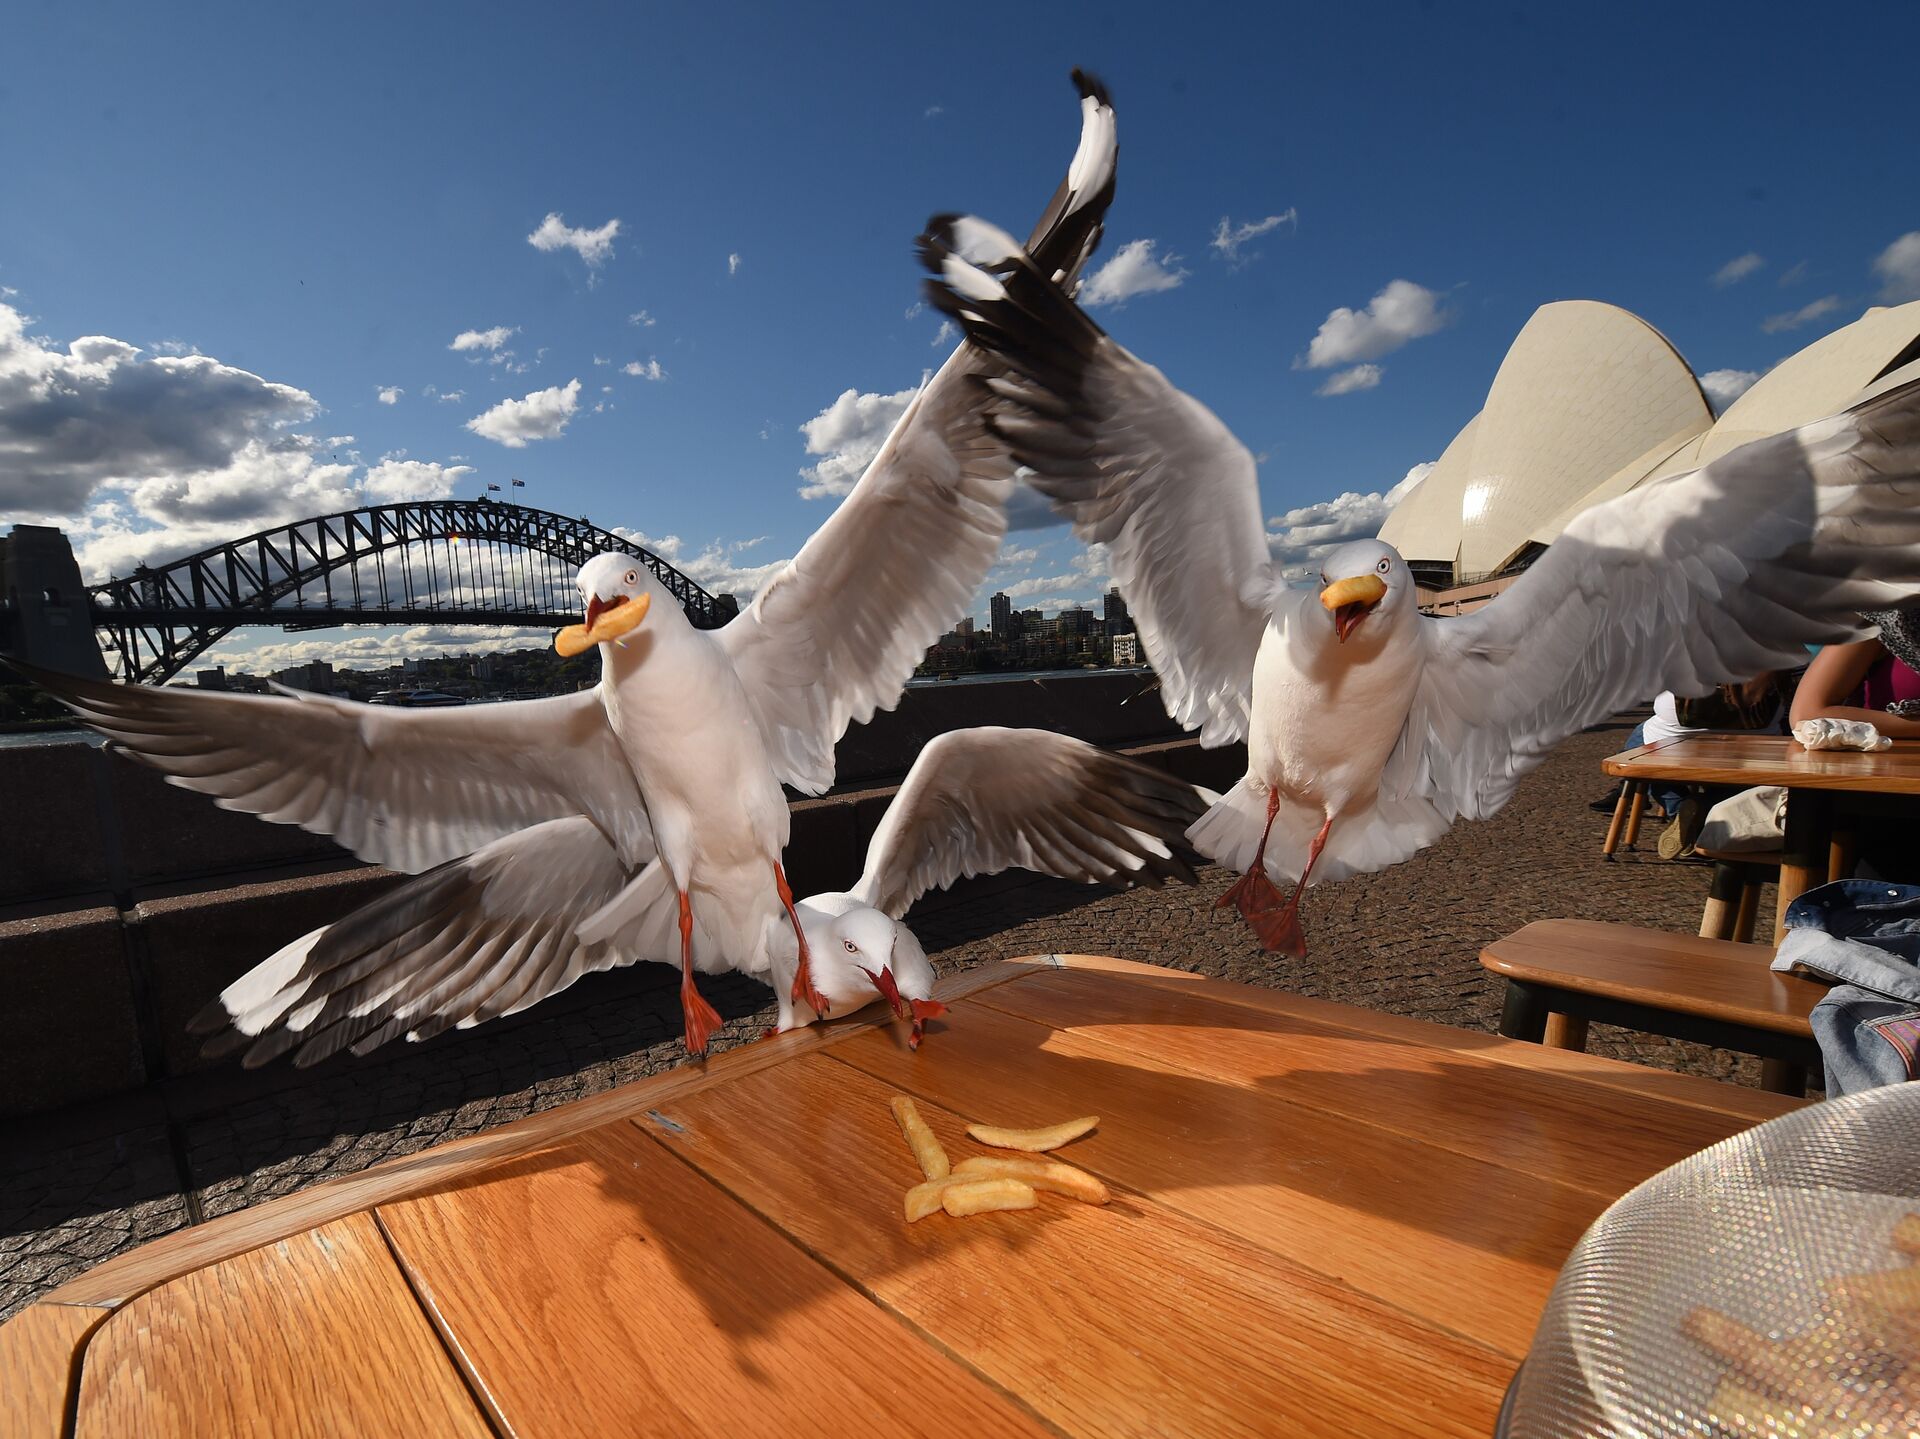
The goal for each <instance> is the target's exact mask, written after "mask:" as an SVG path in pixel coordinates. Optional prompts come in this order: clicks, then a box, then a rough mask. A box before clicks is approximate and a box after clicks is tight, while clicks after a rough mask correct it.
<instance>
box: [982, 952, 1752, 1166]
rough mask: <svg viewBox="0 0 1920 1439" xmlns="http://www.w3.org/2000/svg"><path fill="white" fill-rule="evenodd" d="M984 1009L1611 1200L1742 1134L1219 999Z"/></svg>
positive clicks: (1166, 989) (1108, 995)
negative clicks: (1696, 1154)
mask: <svg viewBox="0 0 1920 1439" xmlns="http://www.w3.org/2000/svg"><path fill="white" fill-rule="evenodd" d="M977 1002H978V1003H980V1004H983V1005H986V1006H988V1007H990V1008H994V1009H1000V1010H1004V1011H1006V1012H1007V1013H1010V1014H1015V1015H1018V1016H1020V1017H1021V1018H1023V1019H1031V1020H1036V1021H1038V1022H1039V1023H1041V1024H1045V1025H1048V1026H1050V1027H1052V1028H1055V1029H1061V1030H1070V1031H1072V1032H1073V1033H1075V1034H1079V1035H1083V1036H1085V1037H1086V1038H1088V1039H1093V1040H1098V1041H1099V1042H1101V1043H1103V1044H1106V1045H1109V1046H1111V1047H1114V1048H1117V1049H1121V1050H1126V1051H1139V1052H1142V1053H1146V1054H1150V1055H1152V1056H1153V1057H1155V1058H1157V1059H1160V1060H1163V1061H1165V1062H1167V1063H1170V1064H1174V1065H1177V1066H1179V1067H1180V1068H1182V1069H1185V1070H1187V1071H1189V1072H1190V1073H1197V1074H1202V1075H1208V1076H1211V1077H1213V1078H1216V1079H1219V1080H1222V1081H1225V1082H1230V1083H1236V1084H1240V1085H1243V1086H1247V1087H1250V1088H1256V1089H1260V1090H1263V1091H1265V1092H1267V1093H1270V1094H1273V1095H1276V1096H1278V1097H1281V1098H1284V1099H1286V1100H1288V1101H1289V1102H1292V1103H1296V1104H1302V1105H1307V1106H1309V1107H1311V1108H1314V1109H1319V1110H1324V1111H1325V1112H1327V1113H1330V1114H1339V1115H1344V1116H1346V1117H1347V1118H1348V1119H1350V1120H1355V1121H1358V1122H1360V1123H1363V1124H1372V1125H1376V1126H1378V1127H1380V1128H1383V1129H1390V1130H1392V1131H1393V1132H1395V1133H1397V1134H1404V1135H1408V1136H1410V1137H1412V1138H1415V1139H1422V1140H1425V1141H1426V1142H1427V1143H1429V1144H1432V1145H1435V1146H1436V1147H1439V1148H1443V1149H1450V1150H1452V1151H1454V1152H1455V1153H1456V1154H1464V1155H1467V1156H1468V1157H1470V1158H1474V1159H1482V1160H1486V1161H1488V1162H1489V1163H1492V1164H1497V1165H1500V1166H1501V1167H1503V1168H1508V1169H1515V1170H1519V1171H1521V1172H1522V1173H1527V1174H1534V1175H1537V1176H1539V1177H1540V1178H1542V1179H1547V1180H1552V1181H1553V1182H1555V1183H1558V1184H1566V1185H1570V1186H1572V1187H1574V1188H1577V1189H1585V1190H1587V1191H1588V1192H1589V1193H1592V1194H1597V1195H1599V1196H1601V1197H1602V1198H1608V1199H1610V1198H1613V1197H1615V1196H1617V1195H1618V1194H1620V1193H1621V1192H1622V1191H1623V1190H1625V1189H1627V1188H1629V1187H1631V1186H1632V1185H1634V1184H1636V1183H1638V1182H1639V1181H1640V1180H1642V1179H1645V1178H1647V1177H1648V1176H1650V1175H1652V1174H1655V1173H1657V1172H1659V1171H1660V1170H1662V1169H1664V1168H1666V1167H1667V1166H1668V1165H1669V1164H1672V1163H1674V1162H1675V1161H1676V1160H1679V1159H1682V1158H1684V1157H1686V1156H1687V1155H1689V1154H1692V1153H1694V1152H1695V1151H1696V1150H1699V1149H1703V1148H1705V1147H1706V1146H1707V1145H1709V1144H1714V1143H1717V1142H1719V1141H1720V1140H1722V1139H1725V1138H1726V1137H1727V1136H1728V1135H1729V1134H1733V1133H1737V1132H1739V1131H1740V1130H1742V1129H1745V1128H1747V1127H1748V1126H1747V1124H1746V1123H1744V1122H1743V1121H1740V1120H1738V1119H1734V1118H1731V1117H1729V1116H1726V1115H1721V1114H1716V1113H1714V1112H1712V1111H1710V1110H1704V1109H1689V1108H1685V1107H1683V1106H1680V1105H1672V1104H1662V1103H1659V1102H1657V1101H1650V1100H1647V1099H1642V1098H1638V1097H1635V1096H1633V1095H1629V1094H1626V1093H1623V1092H1621V1091H1618V1090H1613V1089H1601V1088H1596V1087H1595V1086H1593V1085H1590V1084H1586V1083H1583V1082H1581V1081H1579V1080H1577V1079H1569V1078H1567V1077H1565V1076H1562V1075H1558V1074H1552V1073H1545V1072H1541V1071H1538V1070H1530V1069H1523V1068H1521V1067H1519V1066H1515V1065H1496V1064H1491V1063H1486V1062H1483V1061H1479V1060H1476V1059H1473V1058H1471V1057H1470V1056H1465V1055H1459V1054H1448V1053H1444V1052H1437V1051H1435V1050H1433V1049H1430V1048H1428V1047H1426V1046H1424V1045H1419V1044H1410V1043H1407V1042H1405V1041H1401V1040H1397V1039H1388V1038H1383V1037H1380V1036H1377V1035H1368V1034H1364V1033H1360V1032H1358V1031H1355V1030H1346V1029H1337V1028H1333V1027H1330V1026H1326V1025H1319V1024H1314V1023H1311V1022H1309V1021H1306V1020H1301V1019H1296V1018H1293V1017H1290V1016H1283V1015H1278V1014H1265V1013H1260V1012H1257V1011H1255V1010H1252V1009H1250V1008H1247V1007H1243V1006H1238V1005H1232V1004H1228V1003H1224V1002H1223V1001H1221V1000H1220V999H1218V998H1216V997H1215V996H1214V994H1213V992H1212V989H1211V987H1209V988H1208V989H1207V990H1204V991H1201V990H1195V989H1193V988H1190V987H1187V986H1171V985H1164V984H1160V985H1144V984H1141V983H1140V982H1138V981H1134V980H1127V979H1122V978H1121V977H1120V976H1118V975H1098V974H1081V973H1076V972H1074V971H1072V970H1055V971H1052V972H1041V973H1036V974H1032V975H1029V976H1027V977H1026V978H1024V979H1021V980H1018V981H1015V982H1014V983H1011V984H1007V985H1001V986H997V987H996V988H995V989H993V990H991V991H989V992H987V993H984V994H982V995H980V996H978V1001H977ZM1537 1047H1538V1046H1536V1048H1537ZM1542 1052H1543V1053H1544V1052H1545V1051H1544V1050H1543V1051H1542ZM1561 1052H1563V1053H1564V1052H1566V1051H1561Z"/></svg>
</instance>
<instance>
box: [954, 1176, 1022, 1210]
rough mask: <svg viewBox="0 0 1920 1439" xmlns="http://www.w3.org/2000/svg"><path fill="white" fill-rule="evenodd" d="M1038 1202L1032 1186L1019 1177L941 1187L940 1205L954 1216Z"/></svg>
mask: <svg viewBox="0 0 1920 1439" xmlns="http://www.w3.org/2000/svg"><path fill="white" fill-rule="evenodd" d="M1039 1202H1040V1201H1039V1200H1038V1199H1037V1198H1036V1197H1035V1196H1034V1193H1033V1186H1032V1185H1031V1184H1022V1183H1021V1182H1020V1181H1019V1180H1017V1179H968V1180H963V1181H962V1182H960V1183H959V1184H948V1185H945V1186H943V1187H942V1189H941V1190H940V1207H941V1208H942V1209H944V1210H946V1211H947V1213H949V1214H951V1215H952V1216H953V1217H954V1218H955V1219H965V1218H966V1217H967V1216H968V1215H969V1214H990V1213H992V1212H994V1211H995V1210H1000V1209H1031V1208H1033V1207H1034V1205H1036V1204H1038V1203H1039Z"/></svg>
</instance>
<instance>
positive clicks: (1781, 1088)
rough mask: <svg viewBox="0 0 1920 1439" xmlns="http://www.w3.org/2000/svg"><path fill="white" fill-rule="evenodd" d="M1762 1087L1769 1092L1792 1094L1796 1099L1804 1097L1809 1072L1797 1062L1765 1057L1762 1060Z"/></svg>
mask: <svg viewBox="0 0 1920 1439" xmlns="http://www.w3.org/2000/svg"><path fill="white" fill-rule="evenodd" d="M1760 1087H1761V1088H1762V1089H1764V1090H1766V1091H1767V1093H1769V1094H1791V1095H1792V1096H1793V1097H1794V1098H1795V1099H1804V1098H1805V1097H1806V1093H1807V1072H1806V1070H1804V1069H1802V1068H1801V1067H1800V1066H1799V1065H1797V1064H1788V1063H1787V1062H1786V1060H1784V1059H1763V1060H1761V1061H1760Z"/></svg>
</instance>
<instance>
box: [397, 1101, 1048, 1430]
mask: <svg viewBox="0 0 1920 1439" xmlns="http://www.w3.org/2000/svg"><path fill="white" fill-rule="evenodd" d="M379 1219H380V1222H381V1224H382V1226H383V1227H384V1228H385V1229H386V1231H387V1234H388V1236H389V1238H390V1239H391V1240H392V1242H393V1246H394V1251H395V1253H396V1254H398V1255H399V1257H400V1260H401V1262H402V1264H404V1265H405V1266H406V1269H407V1272H408V1274H409V1275H410V1276H411V1277H412V1278H413V1281H414V1285H415V1287H416V1288H417V1289H418V1291H419V1292H420V1293H421V1294H422V1295H423V1296H425V1297H426V1301H427V1303H428V1305H429V1307H430V1309H431V1311H432V1313H433V1315H434V1317H435V1321H436V1323H437V1324H438V1325H439V1326H440V1329H441V1332H442V1333H443V1334H444V1335H445V1336H446V1338H447V1340H448V1343H449V1347H450V1348H451V1349H452V1350H453V1352H454V1353H456V1354H457V1355H458V1356H459V1357H460V1362H461V1364H462V1365H463V1366H464V1367H465V1368H466V1369H467V1371H468V1374H469V1376H470V1378H471V1380H472V1382H473V1387H474V1389H475V1390H476V1392H479V1393H481V1394H484V1395H485V1396H486V1400H487V1403H488V1405H489V1406H490V1408H491V1410H492V1412H493V1415H494V1419H495V1422H496V1424H497V1425H498V1427H499V1428H500V1430H501V1431H502V1432H503V1433H509V1434H513V1435H515V1436H518V1439H531V1436H537V1435H555V1436H568V1439H570V1436H575V1435H586V1434H606V1435H619V1436H623V1439H624V1436H629V1435H679V1434H728V1433H740V1432H745V1431H749V1430H751V1431H757V1432H765V1433H780V1434H795V1435H797V1434H822V1435H825V1434H832V1435H845V1436H855V1435H868V1434H871V1435H875V1436H889V1439H895V1436H898V1439H905V1436H911V1435H945V1434H951V1433H953V1432H955V1429H956V1424H955V1416H956V1415H965V1416H966V1422H965V1426H964V1427H965V1430H966V1432H967V1433H969V1434H979V1435H1019V1436H1038V1435H1043V1434H1045V1433H1046V1432H1047V1431H1046V1429H1045V1428H1044V1427H1043V1426H1041V1425H1040V1424H1038V1423H1037V1422H1036V1421H1035V1420H1034V1419H1033V1418H1032V1417H1031V1416H1030V1415H1028V1414H1027V1413H1026V1412H1025V1411H1024V1410H1022V1409H1020V1408H1019V1407H1017V1406H1016V1405H1015V1404H1013V1403H1011V1402H1010V1401H1008V1400H1007V1399H1005V1398H1004V1397H1002V1396H1001V1395H999V1394H997V1393H996V1392H995V1391H994V1390H993V1389H991V1388H990V1387H988V1386H987V1385H985V1384H983V1383H982V1382H981V1381H980V1380H979V1378H977V1377H976V1376H975V1375H974V1374H972V1373H971V1372H969V1371H968V1370H967V1369H965V1368H963V1367H962V1366H961V1365H959V1364H957V1363H955V1362H954V1361H953V1360H952V1359H951V1358H949V1357H948V1356H946V1355H944V1354H942V1353H940V1352H939V1351H938V1350H936V1349H934V1348H933V1347H932V1346H931V1345H929V1344H927V1343H926V1341H925V1340H923V1339H921V1338H919V1337H918V1336H916V1335H915V1334H913V1333H912V1332H911V1331H910V1330H908V1329H907V1328H906V1327H905V1326H903V1325H902V1324H901V1323H900V1322H899V1321H898V1320H897V1319H895V1318H893V1317H892V1316H890V1315H888V1314H886V1313H884V1312H882V1311H881V1310H880V1309H878V1308H876V1307H875V1306H874V1305H873V1303H872V1302H871V1301H869V1300H868V1299H867V1298H866V1297H865V1296H864V1295H862V1294H861V1293H860V1292H859V1291H858V1290H856V1289H854V1288H852V1287H850V1286H849V1285H848V1284H847V1283H846V1282H845V1281H844V1280H842V1279H840V1278H838V1277H837V1276H836V1275H834V1274H833V1273H832V1272H831V1271H829V1270H828V1269H826V1268H825V1267H823V1266H822V1265H820V1264H819V1263H817V1262H816V1261H814V1260H812V1259H810V1258H808V1257H807V1256H806V1255H805V1254H803V1253H802V1252H801V1251H800V1250H799V1249H797V1248H795V1247H794V1246H793V1245H792V1244H791V1243H789V1242H788V1241H787V1240H786V1239H784V1238H782V1237H781V1236H780V1235H779V1234H778V1233H777V1232H776V1231H775V1230H773V1229H771V1228H769V1227H768V1225H767V1224H766V1223H765V1222H764V1221H763V1220H762V1219H760V1217H759V1216H758V1215H755V1214H753V1213H752V1212H750V1211H749V1210H747V1209H746V1208H744V1207H743V1206H742V1205H741V1204H740V1203H739V1202H738V1201H737V1200H734V1199H732V1198H729V1197H728V1196H727V1195H726V1194H725V1193H723V1192H722V1191H720V1190H719V1189H717V1188H715V1187H714V1185H713V1184H712V1183H711V1182H709V1181H708V1180H707V1179H706V1178H704V1177H703V1176H701V1175H700V1174H698V1173H696V1172H695V1171H694V1170H693V1169H691V1168H689V1167H688V1166H687V1165H685V1164H683V1163H682V1162H681V1161H680V1160H679V1159H677V1158H675V1157H674V1156H673V1155H672V1154H670V1153H668V1152H667V1151H666V1150H665V1149H663V1148H662V1147H661V1146H660V1145H658V1144H656V1143H655V1142H654V1141H653V1140H651V1139H649V1138H648V1137H647V1136H646V1135H644V1134H642V1133H640V1132H639V1131H638V1130H636V1129H635V1128H634V1127H633V1126H632V1125H630V1124H624V1123H621V1124H614V1125H610V1126H607V1127H604V1128H601V1129H597V1130H593V1131H590V1132H588V1133H586V1134H581V1135H577V1136H575V1137H574V1138H573V1139H571V1140H569V1141H568V1142H567V1143H565V1144H563V1145H561V1146H559V1147H558V1148H555V1149H549V1150H545V1151H542V1152H541V1153H538V1154H532V1155H527V1156H525V1157H523V1158H522V1159H520V1160H518V1161H516V1162H514V1163H511V1164H506V1165H501V1166H499V1167H497V1168H495V1169H493V1170H491V1171H489V1172H487V1173H486V1174H484V1175H481V1176H478V1177H477V1178H474V1179H471V1180H468V1181H466V1182H464V1183H461V1184H459V1185H455V1186H450V1187H448V1188H444V1189H436V1190H433V1191H431V1192H429V1193H426V1194H421V1195H415V1196H413V1197H412V1198H409V1199H404V1200H397V1201H395V1202H393V1203H390V1204H386V1205H383V1206H382V1207H381V1208H380V1210H379Z"/></svg>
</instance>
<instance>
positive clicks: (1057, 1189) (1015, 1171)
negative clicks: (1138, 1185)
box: [953, 1154, 1113, 1204]
mask: <svg viewBox="0 0 1920 1439" xmlns="http://www.w3.org/2000/svg"><path fill="white" fill-rule="evenodd" d="M953 1172H954V1175H955V1176H956V1177H958V1176H961V1175H971V1176H972V1177H974V1178H976V1179H1018V1180H1020V1181H1022V1182H1023V1183H1026V1184H1031V1185H1032V1186H1033V1187H1034V1188H1035V1189H1045V1190H1049V1191H1051V1192H1052V1193H1054V1194H1064V1195H1067V1196H1068V1197H1069V1198H1072V1199H1078V1200H1081V1201H1083V1202H1084V1203H1087V1204H1105V1203H1106V1202H1107V1201H1108V1200H1110V1199H1112V1198H1113V1196H1112V1195H1111V1194H1110V1193H1108V1192H1107V1186H1106V1185H1104V1184H1102V1183H1101V1182H1100V1181H1099V1179H1097V1178H1096V1177H1094V1176H1093V1175H1091V1174H1089V1173H1087V1171H1086V1170H1084V1169H1075V1168H1074V1167H1073V1166H1072V1165H1071V1164H1062V1163H1060V1162H1059V1161H1058V1160H1055V1159H1008V1158H1002V1157H1001V1156H1000V1155H997V1154H994V1155H987V1154H981V1155H976V1156H974V1157H973V1158H972V1159H963V1160H961V1161H960V1162H959V1164H957V1165H955V1166H954V1170H953Z"/></svg>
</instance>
